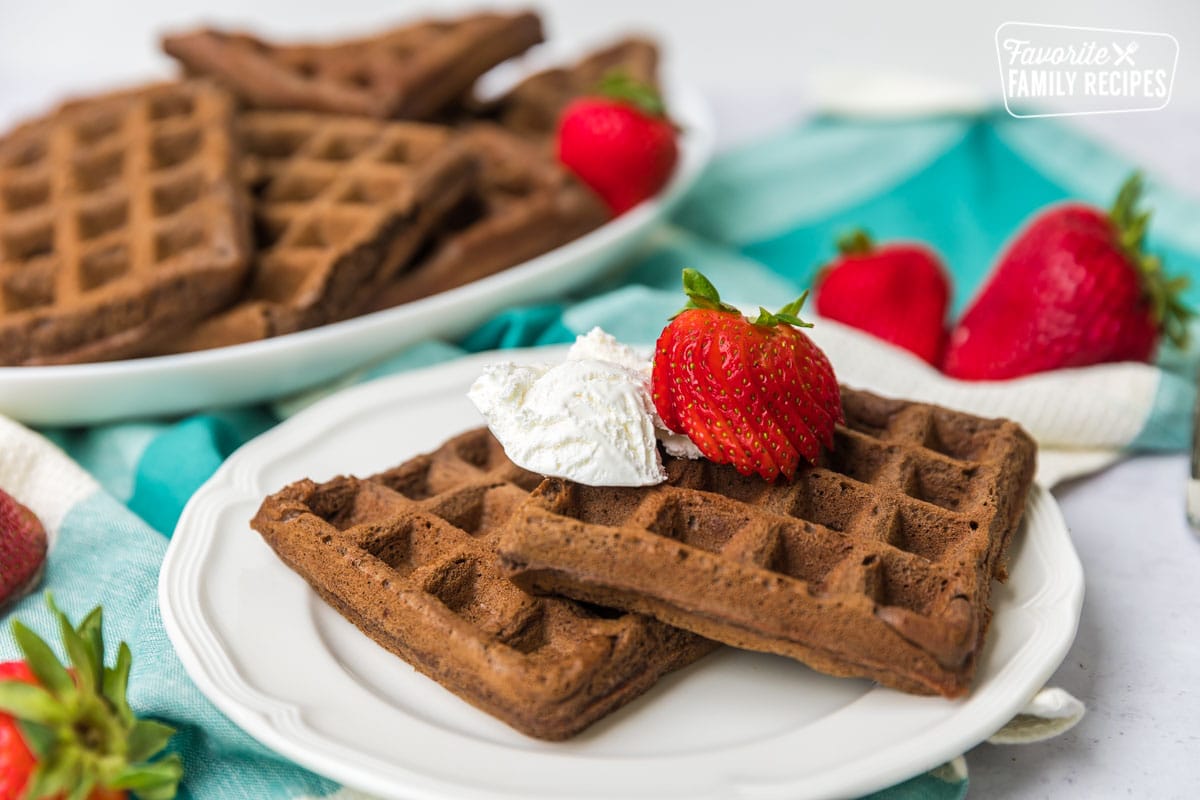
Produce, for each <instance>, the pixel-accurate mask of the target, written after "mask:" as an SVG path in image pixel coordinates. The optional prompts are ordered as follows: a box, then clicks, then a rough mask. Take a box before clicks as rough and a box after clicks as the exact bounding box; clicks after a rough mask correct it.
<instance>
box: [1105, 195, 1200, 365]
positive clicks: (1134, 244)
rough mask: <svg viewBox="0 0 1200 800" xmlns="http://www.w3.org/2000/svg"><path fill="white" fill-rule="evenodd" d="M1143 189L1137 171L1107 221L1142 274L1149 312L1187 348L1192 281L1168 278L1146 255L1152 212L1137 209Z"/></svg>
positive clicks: (1154, 258) (1157, 261)
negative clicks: (1188, 294)
mask: <svg viewBox="0 0 1200 800" xmlns="http://www.w3.org/2000/svg"><path fill="white" fill-rule="evenodd" d="M1142 188H1143V180H1142V174H1141V173H1140V172H1134V173H1133V174H1132V175H1130V176H1129V177H1128V178H1127V179H1126V180H1125V183H1124V184H1122V185H1121V188H1120V190H1119V191H1118V192H1117V197H1116V200H1115V201H1114V202H1113V207H1112V209H1111V210H1110V211H1109V214H1108V218H1109V220H1110V221H1111V222H1112V225H1113V228H1114V230H1115V232H1116V236H1117V242H1118V244H1119V245H1120V247H1121V250H1122V251H1123V252H1124V253H1125V257H1126V258H1127V259H1129V262H1130V263H1131V264H1133V265H1134V266H1135V267H1136V269H1137V270H1138V273H1139V274H1140V275H1141V279H1142V291H1143V292H1144V293H1145V296H1146V300H1147V301H1148V302H1149V303H1150V313H1151V315H1152V317H1153V319H1154V321H1155V323H1157V324H1158V327H1159V330H1160V331H1162V332H1163V334H1165V335H1166V337H1167V338H1168V339H1170V340H1171V342H1172V343H1173V344H1175V346H1177V347H1185V346H1186V345H1187V340H1188V321H1189V320H1190V319H1192V318H1193V317H1194V316H1195V315H1196V312H1195V311H1194V310H1193V309H1191V308H1189V307H1188V306H1187V305H1186V304H1185V303H1184V302H1183V298H1182V295H1183V292H1184V291H1185V290H1186V289H1187V287H1188V283H1189V281H1188V279H1187V278H1186V277H1185V276H1182V275H1177V276H1175V277H1169V276H1168V275H1167V274H1166V272H1165V271H1164V270H1163V264H1162V260H1161V259H1160V258H1159V257H1158V256H1155V255H1150V254H1148V253H1146V252H1145V249H1144V246H1145V239H1146V230H1147V228H1148V227H1149V223H1150V212H1149V211H1140V210H1139V209H1138V204H1139V202H1140V201H1141V199H1142Z"/></svg>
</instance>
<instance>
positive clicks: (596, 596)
mask: <svg viewBox="0 0 1200 800" xmlns="http://www.w3.org/2000/svg"><path fill="white" fill-rule="evenodd" d="M842 399H843V405H844V407H845V412H846V425H845V426H844V427H840V428H839V429H838V430H837V433H836V442H835V448H834V449H833V451H832V452H830V453H829V454H828V456H827V458H826V460H825V462H824V463H822V464H820V465H818V466H815V467H812V468H809V469H805V470H802V471H801V472H799V473H798V474H797V475H796V477H795V478H794V479H793V480H792V481H791V482H780V483H778V484H770V483H767V482H766V481H764V480H762V479H761V478H759V477H757V476H753V477H744V476H742V475H739V474H738V473H737V472H736V471H735V470H734V469H733V468H732V467H729V466H725V465H717V464H713V463H711V462H708V461H703V460H700V461H687V460H668V464H667V471H668V474H669V476H670V477H669V480H668V481H667V483H665V484H663V485H661V486H654V487H648V488H641V489H621V488H597V487H589V486H581V485H577V484H574V483H571V482H569V481H564V480H560V479H553V478H550V479H547V480H546V481H545V482H543V483H542V485H541V486H539V487H538V489H537V490H536V491H534V492H533V493H532V495H531V496H530V497H529V499H528V501H527V502H526V503H525V505H524V507H523V508H522V509H520V510H519V511H518V512H517V513H515V514H514V515H513V516H512V518H511V519H510V521H509V524H508V526H507V530H506V531H505V532H504V535H503V537H502V538H501V540H500V542H499V545H498V547H499V551H500V554H501V558H502V562H503V565H504V571H505V572H506V574H508V575H509V576H511V577H512V578H513V579H514V580H515V581H516V582H517V583H518V584H519V585H521V586H525V587H528V588H531V589H534V590H537V591H544V592H554V593H558V594H563V595H566V596H569V597H575V598H577V599H581V600H585V601H589V602H595V603H601V604H604V605H607V606H612V607H615V608H623V609H626V610H629V611H636V612H641V613H645V614H649V615H651V616H654V617H655V618H657V619H659V620H661V621H663V622H666V623H669V624H671V625H675V626H678V627H680V628H684V629H686V630H690V631H692V632H694V633H697V634H700V635H702V636H706V637H709V638H712V639H716V640H718V641H721V642H724V643H726V644H730V645H733V646H735V647H741V648H745V649H750V650H760V651H765V652H770V653H778V654H781V655H785V656H790V657H792V658H795V659H798V660H800V661H802V662H804V663H806V664H808V665H809V666H811V667H813V668H814V669H817V670H820V671H822V672H827V673H830V674H832V675H842V676H860V677H866V678H872V679H874V680H876V681H878V682H879V683H881V684H884V685H886V686H891V687H894V688H897V689H901V690H904V691H907V692H915V693H919V694H941V695H945V696H947V697H957V696H960V695H963V694H965V693H966V692H967V690H968V688H969V686H970V683H971V679H972V676H973V674H974V671H975V665H976V661H977V658H978V655H979V652H980V650H981V649H982V646H983V641H984V634H985V632H986V630H987V627H988V622H989V620H990V615H991V612H990V610H989V608H988V602H987V601H988V594H989V591H990V586H991V580H992V578H993V577H994V576H1003V574H1004V573H1003V564H1004V556H1005V551H1006V548H1007V546H1008V543H1009V541H1010V539H1011V538H1012V535H1013V532H1014V531H1015V530H1016V528H1017V525H1018V523H1019V521H1020V518H1021V514H1022V512H1023V509H1024V506H1025V496H1026V494H1027V492H1028V490H1029V486H1030V484H1031V481H1032V477H1033V470H1034V459H1035V445H1034V443H1033V441H1032V440H1031V439H1030V438H1029V437H1028V435H1027V434H1026V433H1025V432H1024V431H1023V430H1022V429H1021V428H1020V427H1019V426H1018V425H1017V424H1016V423H1014V422H1009V421H1007V420H986V419H981V418H979V417H974V416H971V415H968V414H963V413H958V412H954V411H949V410H947V409H944V408H938V407H936V406H931V405H926V404H923V403H913V402H905V401H900V400H888V399H884V398H882V397H877V396H874V395H871V394H868V393H866V392H860V391H855V390H852V389H843V394H842Z"/></svg>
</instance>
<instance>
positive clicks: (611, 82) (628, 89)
mask: <svg viewBox="0 0 1200 800" xmlns="http://www.w3.org/2000/svg"><path fill="white" fill-rule="evenodd" d="M600 94H601V95H603V96H604V97H609V98H612V99H613V100H620V101H621V102H623V103H628V104H629V105H631V106H633V107H634V108H636V109H638V110H639V111H641V112H642V113H643V114H646V115H648V116H651V117H663V116H666V113H667V107H666V106H665V105H663V100H662V95H660V94H659V93H658V90H656V89H655V88H654V87H653V86H650V85H649V84H646V83H642V82H641V81H639V80H635V79H634V78H632V77H631V76H630V75H629V74H628V73H626V72H624V71H622V70H619V69H614V70H611V71H609V72H608V73H606V74H605V76H604V77H603V78H602V79H601V80H600Z"/></svg>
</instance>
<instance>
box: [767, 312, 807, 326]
mask: <svg viewBox="0 0 1200 800" xmlns="http://www.w3.org/2000/svg"><path fill="white" fill-rule="evenodd" d="M775 319H776V321H777V322H786V323H787V324H788V325H791V326H792V327H793V328H811V327H813V324H812V323H811V322H805V321H804V320H802V319H800V318H799V317H797V316H796V315H795V314H776V315H775Z"/></svg>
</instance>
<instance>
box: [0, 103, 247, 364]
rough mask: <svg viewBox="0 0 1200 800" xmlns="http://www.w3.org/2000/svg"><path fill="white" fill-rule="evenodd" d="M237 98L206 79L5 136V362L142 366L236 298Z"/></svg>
mask: <svg viewBox="0 0 1200 800" xmlns="http://www.w3.org/2000/svg"><path fill="white" fill-rule="evenodd" d="M236 157H237V153H236V146H235V141H234V135H233V112H232V102H231V100H230V98H229V97H228V96H227V95H226V94H225V93H224V92H221V91H220V90H218V89H217V88H215V87H213V86H210V85H207V84H205V83H202V82H187V83H174V84H161V85H155V86H149V87H144V88H141V89H138V90H133V91H124V92H120V93H116V94H110V95H103V96H100V97H96V98H92V99H88V100H81V101H76V102H73V103H69V104H67V105H65V106H63V107H62V108H60V109H58V110H57V111H55V112H53V113H51V114H49V115H48V116H45V117H42V118H40V119H37V120H34V121H32V122H29V123H27V124H25V125H23V126H21V127H19V128H17V129H16V130H14V131H13V132H12V133H10V134H9V135H7V136H6V137H4V138H3V139H0V364H5V365H18V364H57V363H73V362H80V361H100V360H105V359H114V358H126V357H133V356H138V355H143V354H144V353H145V352H147V351H148V350H149V349H150V348H151V347H153V345H154V343H155V342H157V341H158V340H160V339H161V338H163V337H164V336H167V335H170V334H171V333H172V332H173V331H175V330H178V329H181V328H184V327H186V326H187V325H189V324H190V323H192V322H194V321H195V320H197V319H199V318H200V317H202V316H204V315H205V314H207V313H209V312H211V311H213V310H215V309H217V308H219V307H220V306H222V305H224V304H226V303H228V302H229V301H230V300H232V299H233V297H234V296H235V294H236V292H237V291H238V290H239V289H240V287H241V285H242V283H243V281H244V279H245V274H246V266H247V263H248V260H249V252H248V250H249V215H248V211H247V209H246V207H245V203H244V200H243V197H242V191H241V188H240V186H239V185H238V183H237V179H236V171H235V168H236Z"/></svg>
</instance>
